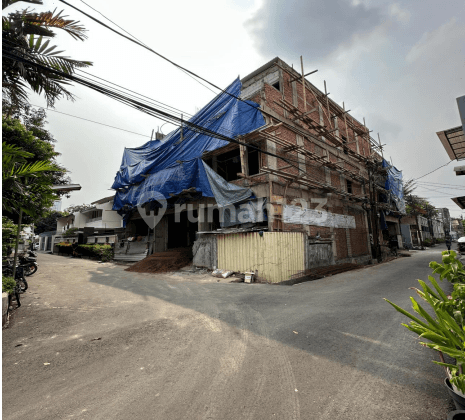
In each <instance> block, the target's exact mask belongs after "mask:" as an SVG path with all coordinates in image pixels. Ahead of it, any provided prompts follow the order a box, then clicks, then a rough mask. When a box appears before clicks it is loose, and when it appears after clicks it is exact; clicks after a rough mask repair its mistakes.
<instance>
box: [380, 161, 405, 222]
mask: <svg viewBox="0 0 465 420" xmlns="http://www.w3.org/2000/svg"><path fill="white" fill-rule="evenodd" d="M383 168H388V172H387V178H386V182H385V184H384V188H385V189H386V190H387V191H388V194H389V196H388V197H386V199H387V202H388V203H389V202H390V201H391V200H392V201H394V202H395V203H396V207H397V210H399V211H400V212H401V213H406V210H405V200H404V188H403V184H402V171H399V170H398V169H397V168H396V167H395V166H393V165H390V164H389V163H388V162H387V161H386V160H385V159H383Z"/></svg>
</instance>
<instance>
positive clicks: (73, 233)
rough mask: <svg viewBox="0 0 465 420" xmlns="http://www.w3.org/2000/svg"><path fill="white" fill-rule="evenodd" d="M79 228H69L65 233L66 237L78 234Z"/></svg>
mask: <svg viewBox="0 0 465 420" xmlns="http://www.w3.org/2000/svg"><path fill="white" fill-rule="evenodd" d="M78 230H79V229H78V228H71V229H68V230H67V231H66V232H65V233H63V236H64V237H65V238H68V237H70V236H76V232H77V231H78Z"/></svg>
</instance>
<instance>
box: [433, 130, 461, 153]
mask: <svg viewBox="0 0 465 420" xmlns="http://www.w3.org/2000/svg"><path fill="white" fill-rule="evenodd" d="M436 134H437V135H438V137H439V140H441V143H442V145H443V146H444V149H446V152H447V154H448V155H449V157H450V160H455V159H457V160H463V159H465V136H464V134H463V127H462V126H459V127H455V128H449V129H448V130H444V131H439V132H438V133H436Z"/></svg>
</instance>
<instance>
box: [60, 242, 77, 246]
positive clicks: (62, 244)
mask: <svg viewBox="0 0 465 420" xmlns="http://www.w3.org/2000/svg"><path fill="white" fill-rule="evenodd" d="M72 245H73V244H70V243H69V242H60V243H58V244H57V246H58V247H60V246H61V247H70V246H72Z"/></svg>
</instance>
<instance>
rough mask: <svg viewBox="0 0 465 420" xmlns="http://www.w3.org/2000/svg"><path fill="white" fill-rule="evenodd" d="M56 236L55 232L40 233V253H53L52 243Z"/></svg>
mask: <svg viewBox="0 0 465 420" xmlns="http://www.w3.org/2000/svg"><path fill="white" fill-rule="evenodd" d="M54 235H56V231H55V230H54V231H50V232H42V233H39V251H44V252H47V251H52V241H53V236H54Z"/></svg>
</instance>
